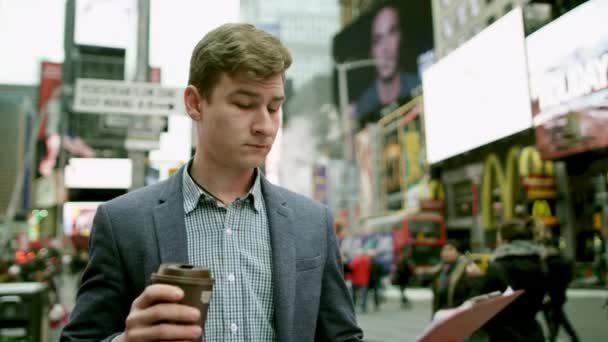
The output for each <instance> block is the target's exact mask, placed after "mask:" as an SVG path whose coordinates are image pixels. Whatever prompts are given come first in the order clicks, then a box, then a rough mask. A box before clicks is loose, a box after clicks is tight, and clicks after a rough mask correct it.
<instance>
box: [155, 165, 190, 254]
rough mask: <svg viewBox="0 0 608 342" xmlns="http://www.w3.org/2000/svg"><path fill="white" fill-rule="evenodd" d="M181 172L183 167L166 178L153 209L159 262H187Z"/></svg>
mask: <svg viewBox="0 0 608 342" xmlns="http://www.w3.org/2000/svg"><path fill="white" fill-rule="evenodd" d="M182 172H183V167H182V168H181V169H179V171H177V172H176V173H175V174H174V175H173V176H171V177H170V178H169V179H168V180H167V183H165V188H164V189H163V191H162V192H161V195H160V196H159V201H158V202H159V203H158V205H157V206H156V208H155V209H154V228H155V231H156V238H157V242H158V249H159V253H160V262H161V263H184V264H185V263H188V244H187V242H186V224H185V221H184V197H183V193H182Z"/></svg>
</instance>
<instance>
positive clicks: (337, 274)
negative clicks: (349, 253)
mask: <svg viewBox="0 0 608 342" xmlns="http://www.w3.org/2000/svg"><path fill="white" fill-rule="evenodd" d="M325 215H326V218H327V225H326V228H325V229H326V234H327V239H326V243H327V257H326V261H325V267H324V271H323V280H322V282H323V283H322V285H321V299H320V306H319V316H318V319H317V331H316V334H315V335H316V337H315V340H316V341H363V332H362V331H361V329H360V328H359V326H358V325H357V321H356V318H355V310H354V308H353V304H352V301H351V297H350V293H349V291H348V289H347V287H346V284H345V282H344V276H343V273H342V262H341V260H340V251H339V249H338V243H337V241H336V235H335V233H334V230H333V218H332V215H331V214H330V212H329V210H328V209H327V208H326V209H325Z"/></svg>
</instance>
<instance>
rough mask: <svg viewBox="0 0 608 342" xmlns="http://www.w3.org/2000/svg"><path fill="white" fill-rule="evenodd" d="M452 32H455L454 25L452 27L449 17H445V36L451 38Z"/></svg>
mask: <svg viewBox="0 0 608 342" xmlns="http://www.w3.org/2000/svg"><path fill="white" fill-rule="evenodd" d="M452 34H454V27H452V23H451V22H450V20H449V18H445V19H444V20H443V36H444V37H446V38H450V37H452Z"/></svg>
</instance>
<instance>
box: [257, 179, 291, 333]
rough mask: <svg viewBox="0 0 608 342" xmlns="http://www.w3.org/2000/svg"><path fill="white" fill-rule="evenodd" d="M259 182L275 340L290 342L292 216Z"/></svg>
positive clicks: (267, 184)
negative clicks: (267, 242)
mask: <svg viewBox="0 0 608 342" xmlns="http://www.w3.org/2000/svg"><path fill="white" fill-rule="evenodd" d="M261 180H262V192H263V194H264V201H265V202H266V211H267V214H268V225H269V227H270V240H271V246H272V263H273V280H274V305H275V329H276V338H277V341H290V340H291V337H292V331H293V314H294V303H295V290H296V249H295V242H294V232H293V213H292V210H291V209H290V208H288V207H287V206H286V203H285V199H284V198H283V196H282V195H281V194H280V193H279V191H278V189H277V188H276V187H275V186H274V185H272V184H270V182H268V181H267V180H266V179H265V178H264V177H262V178H261Z"/></svg>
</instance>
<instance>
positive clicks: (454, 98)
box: [423, 8, 532, 164]
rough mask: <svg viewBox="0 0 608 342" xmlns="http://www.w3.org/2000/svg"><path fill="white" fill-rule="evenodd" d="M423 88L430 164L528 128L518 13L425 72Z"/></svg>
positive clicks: (521, 23) (520, 19)
mask: <svg viewBox="0 0 608 342" xmlns="http://www.w3.org/2000/svg"><path fill="white" fill-rule="evenodd" d="M423 90H424V115H425V116H424V123H425V133H426V149H427V160H428V162H429V163H431V164H433V163H437V162H440V161H443V160H445V159H448V158H450V157H453V156H456V155H458V154H461V153H464V152H467V151H470V150H472V149H475V148H477V147H480V146H483V145H485V144H488V143H491V142H493V141H496V140H499V139H501V138H504V137H507V136H509V135H512V134H515V133H518V132H521V131H523V130H525V129H528V128H530V127H531V126H532V120H531V115H532V114H531V109H530V93H529V89H528V73H527V64H526V51H525V38H524V24H523V15H522V11H521V9H520V8H516V9H514V10H513V11H511V12H509V13H508V14H506V15H505V16H504V17H502V18H501V19H499V20H498V21H496V22H495V23H494V24H492V25H490V26H488V27H487V28H486V29H485V30H484V31H482V32H480V33H479V34H477V35H476V36H475V37H473V38H471V40H469V41H468V42H466V43H465V44H463V45H462V46H461V47H459V48H458V49H456V50H454V51H453V52H452V53H451V54H449V55H448V56H446V57H445V58H443V59H442V60H440V61H439V62H437V63H436V64H435V65H433V66H431V67H430V68H428V69H427V70H426V71H425V72H424V74H423Z"/></svg>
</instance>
